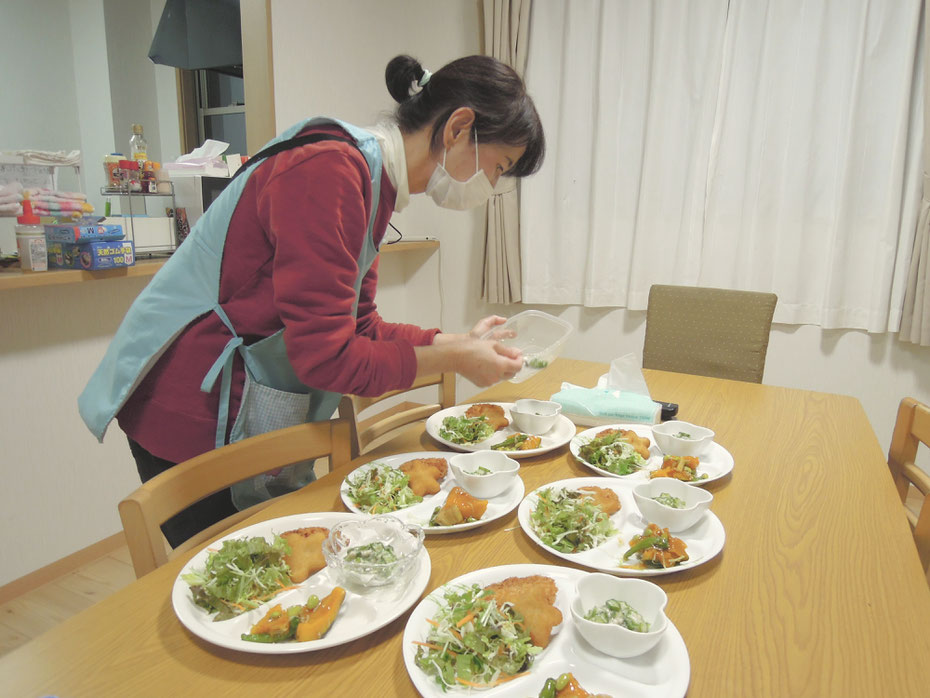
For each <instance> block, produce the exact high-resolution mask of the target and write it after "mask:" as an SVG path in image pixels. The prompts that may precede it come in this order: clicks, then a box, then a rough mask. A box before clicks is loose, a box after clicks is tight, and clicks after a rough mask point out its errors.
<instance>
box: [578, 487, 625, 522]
mask: <svg viewBox="0 0 930 698" xmlns="http://www.w3.org/2000/svg"><path fill="white" fill-rule="evenodd" d="M578 491H579V492H583V493H584V494H585V495H586V496H590V497H591V499H593V500H594V505H595V506H596V507H598V508H599V509H600V510H601V511H603V512H604V513H605V514H607V516H613V515H614V514H616V513H617V512H618V511H620V498H619V497H618V496H617V493H616V492H614V491H613V490H609V489H607V488H606V487H594V486H591V487H579V488H578Z"/></svg>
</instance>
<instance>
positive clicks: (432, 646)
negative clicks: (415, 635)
mask: <svg viewBox="0 0 930 698" xmlns="http://www.w3.org/2000/svg"><path fill="white" fill-rule="evenodd" d="M413 644H415V645H422V646H423V647H429V648H430V649H431V650H440V651H441V650H442V647H440V646H439V645H434V644H432V643H431V642H419V641H417V640H413Z"/></svg>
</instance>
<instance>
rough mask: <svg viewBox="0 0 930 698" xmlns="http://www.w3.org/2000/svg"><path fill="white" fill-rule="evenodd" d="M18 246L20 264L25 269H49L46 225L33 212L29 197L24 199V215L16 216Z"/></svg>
mask: <svg viewBox="0 0 930 698" xmlns="http://www.w3.org/2000/svg"><path fill="white" fill-rule="evenodd" d="M16 248H17V250H18V252H19V266H20V268H21V269H22V270H23V271H46V270H47V269H48V247H47V246H46V243H45V227H44V226H43V225H42V224H41V221H40V220H39V217H38V216H37V215H35V213H33V211H32V202H31V201H30V200H29V199H23V215H21V216H18V217H17V218H16Z"/></svg>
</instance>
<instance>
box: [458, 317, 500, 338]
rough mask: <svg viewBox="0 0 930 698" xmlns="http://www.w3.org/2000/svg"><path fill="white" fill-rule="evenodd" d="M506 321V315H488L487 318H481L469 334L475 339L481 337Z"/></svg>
mask: <svg viewBox="0 0 930 698" xmlns="http://www.w3.org/2000/svg"><path fill="white" fill-rule="evenodd" d="M505 322H507V318H505V317H501V316H500V315H488V316H487V317H486V318H482V319H481V320H479V321H478V322H477V323H476V324H475V326H474V327H472V328H471V331H470V332H469V333H468V336H469V337H472V338H474V339H481V338H482V337H483V336H484V335H485V334H486V333H487V332H488V331H489V330H491V329H493V328H495V327H497V326H498V325H503V324H504V323H505ZM493 339H502V337H493Z"/></svg>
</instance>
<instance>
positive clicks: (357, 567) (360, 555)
mask: <svg viewBox="0 0 930 698" xmlns="http://www.w3.org/2000/svg"><path fill="white" fill-rule="evenodd" d="M397 560H398V558H397V553H395V552H394V548H392V547H391V546H390V545H385V544H384V543H382V542H381V541H375V542H374V543H368V544H367V545H357V546H355V547H354V548H349V549H348V550H346V556H345V561H346V562H348V563H350V564H352V566H353V567H352V571H353V572H360V573H362V574H365V573H367V574H372V573H374V574H377V575H379V576H381V575H383V574H385V573H386V574H387V576H390V574H391V570H390V569H389V568H383V567H381V565H389V564H391V563H392V562H397Z"/></svg>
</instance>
